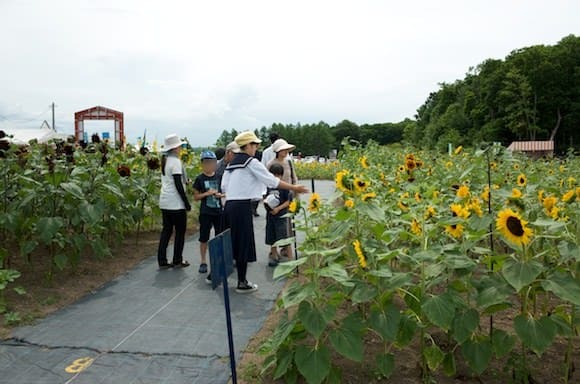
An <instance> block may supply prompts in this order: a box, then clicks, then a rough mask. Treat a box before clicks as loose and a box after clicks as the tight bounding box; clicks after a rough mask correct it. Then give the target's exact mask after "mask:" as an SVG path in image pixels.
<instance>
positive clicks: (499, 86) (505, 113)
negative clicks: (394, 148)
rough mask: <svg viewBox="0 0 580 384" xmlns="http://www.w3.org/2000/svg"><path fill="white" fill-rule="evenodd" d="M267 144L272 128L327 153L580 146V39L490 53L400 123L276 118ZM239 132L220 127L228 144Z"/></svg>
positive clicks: (311, 151) (221, 142)
mask: <svg viewBox="0 0 580 384" xmlns="http://www.w3.org/2000/svg"><path fill="white" fill-rule="evenodd" d="M255 132H256V134H257V135H258V136H259V137H261V138H262V139H264V140H266V142H268V140H267V138H268V135H269V133H270V132H276V133H278V134H280V136H281V137H283V138H285V139H286V140H288V141H289V142H291V143H293V144H295V145H296V147H297V150H296V152H301V153H302V154H304V155H321V156H326V155H327V154H328V153H329V151H330V150H332V149H338V148H339V147H340V143H341V142H342V141H343V139H344V138H345V137H350V138H351V139H352V140H355V141H358V142H361V143H366V142H368V141H369V140H373V141H375V142H377V143H379V144H383V145H384V144H390V143H394V142H400V141H405V142H406V143H408V144H412V145H415V146H418V147H423V148H428V149H439V150H444V149H445V148H446V147H447V144H448V143H452V144H454V145H456V146H457V145H460V144H461V145H470V144H477V143H480V142H482V141H486V142H492V141H495V142H501V143H502V144H504V145H509V143H511V142H512V141H515V140H554V141H555V144H556V149H557V151H560V152H563V151H565V150H566V149H567V148H570V147H574V148H580V37H577V36H574V35H569V36H566V37H564V38H563V39H562V40H560V41H559V42H558V43H557V44H555V45H534V46H531V47H526V48H521V49H516V50H514V51H512V52H511V53H510V54H509V55H508V56H507V57H506V58H505V59H503V60H500V59H488V60H485V61H484V62H482V63H481V64H479V65H477V66H476V67H472V68H470V69H469V71H468V72H467V74H466V75H465V77H464V78H463V79H461V80H457V81H455V82H453V83H441V84H440V85H439V89H438V90H437V91H434V92H432V93H431V94H430V95H429V96H428V97H427V100H426V101H425V102H424V103H423V105H421V106H420V107H419V108H418V109H417V113H416V115H415V116H414V118H413V119H410V118H408V119H405V120H403V121H401V122H397V123H375V124H362V125H358V124H356V123H354V122H352V121H349V120H343V121H341V122H339V123H338V124H336V125H333V126H332V125H329V124H328V123H326V122H324V121H320V122H318V123H313V124H300V123H297V124H282V123H274V124H272V125H271V126H269V127H261V128H260V129H256V130H255ZM237 133H238V132H237V131H236V130H235V129H232V130H231V131H223V132H222V134H221V136H220V137H219V139H218V141H217V143H216V145H217V146H222V147H223V146H225V145H226V144H227V143H228V142H230V141H231V140H233V138H234V137H235V136H236V135H237Z"/></svg>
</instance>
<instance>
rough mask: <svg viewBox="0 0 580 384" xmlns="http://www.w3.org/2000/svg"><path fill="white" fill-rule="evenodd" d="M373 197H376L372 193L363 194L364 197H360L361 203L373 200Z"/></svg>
mask: <svg viewBox="0 0 580 384" xmlns="http://www.w3.org/2000/svg"><path fill="white" fill-rule="evenodd" d="M375 197H377V194H376V193H374V192H369V193H365V194H364V195H362V200H363V201H367V200H370V199H374V198H375Z"/></svg>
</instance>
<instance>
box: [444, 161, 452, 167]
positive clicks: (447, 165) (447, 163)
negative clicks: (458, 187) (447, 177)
mask: <svg viewBox="0 0 580 384" xmlns="http://www.w3.org/2000/svg"><path fill="white" fill-rule="evenodd" d="M451 167H453V163H452V162H451V161H448V162H446V163H445V168H451Z"/></svg>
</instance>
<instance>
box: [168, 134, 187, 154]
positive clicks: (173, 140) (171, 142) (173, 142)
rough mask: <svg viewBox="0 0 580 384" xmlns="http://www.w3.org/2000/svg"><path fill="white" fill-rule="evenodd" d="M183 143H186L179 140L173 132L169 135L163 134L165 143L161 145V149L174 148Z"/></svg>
mask: <svg viewBox="0 0 580 384" xmlns="http://www.w3.org/2000/svg"><path fill="white" fill-rule="evenodd" d="M183 144H187V143H186V142H185V141H183V140H181V139H180V138H179V136H177V135H176V134H175V133H172V134H171V135H167V136H165V143H164V145H163V150H164V151H170V150H172V149H175V148H177V147H181V146H182V145H183Z"/></svg>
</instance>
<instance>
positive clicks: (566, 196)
mask: <svg viewBox="0 0 580 384" xmlns="http://www.w3.org/2000/svg"><path fill="white" fill-rule="evenodd" d="M574 195H576V191H574V190H573V189H571V190H569V191H568V192H566V193H565V194H564V195H563V196H562V201H564V202H566V203H567V202H569V201H572V198H574Z"/></svg>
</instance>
